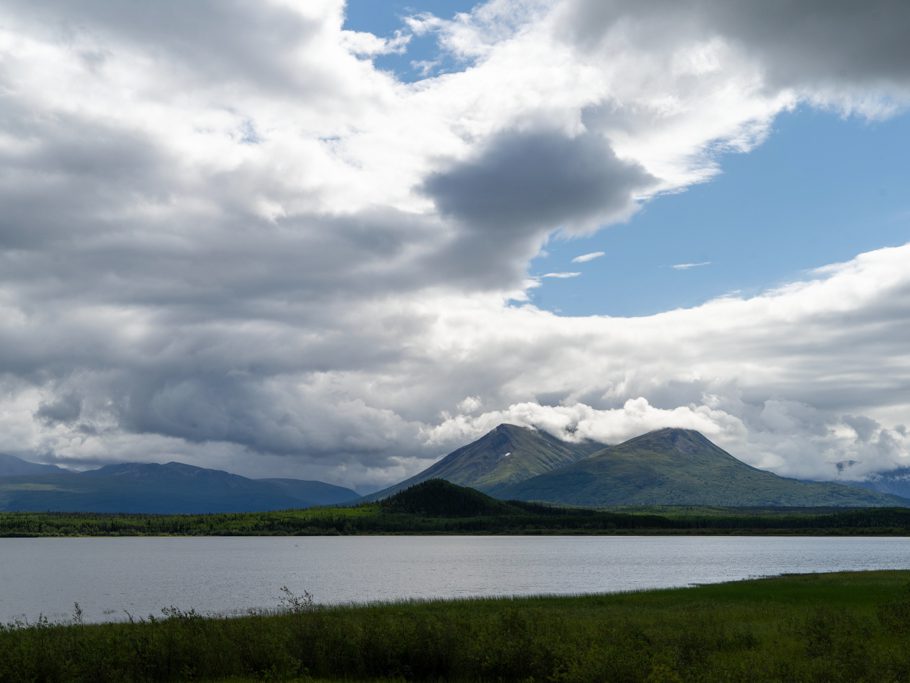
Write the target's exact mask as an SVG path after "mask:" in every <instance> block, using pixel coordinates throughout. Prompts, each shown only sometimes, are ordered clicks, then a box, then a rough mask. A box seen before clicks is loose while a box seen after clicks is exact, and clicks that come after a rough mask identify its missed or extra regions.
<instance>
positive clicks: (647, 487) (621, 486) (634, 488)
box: [490, 429, 910, 507]
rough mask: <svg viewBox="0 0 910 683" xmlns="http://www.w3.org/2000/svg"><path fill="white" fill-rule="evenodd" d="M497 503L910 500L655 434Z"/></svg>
mask: <svg viewBox="0 0 910 683" xmlns="http://www.w3.org/2000/svg"><path fill="white" fill-rule="evenodd" d="M490 493H491V494H492V495H494V496H496V497H497V498H514V499H517V500H534V501H544V502H551V503H562V504H570V505H581V506H616V505H706V506H739V507H752V506H755V507H765V506H781V507H819V506H834V507H845V506H857V507H859V506H895V505H902V506H906V505H910V500H906V499H902V498H898V497H895V496H888V495H884V494H881V493H876V492H872V491H864V490H861V489H857V488H853V487H850V486H845V485H843V484H835V483H826V482H802V481H797V480H795V479H786V478H784V477H780V476H778V475H776V474H773V473H771V472H767V471H765V470H759V469H756V468H754V467H751V466H749V465H747V464H745V463H744V462H742V461H740V460H737V459H736V458H734V457H733V456H732V455H730V454H729V453H727V452H726V451H724V450H723V449H721V448H719V447H718V446H716V445H714V444H713V443H711V441H709V440H708V439H707V438H705V437H704V436H703V435H701V434H700V433H698V432H696V431H691V430H686V429H661V430H658V431H655V432H650V433H648V434H645V435H643V436H639V437H637V438H634V439H631V440H629V441H626V442H624V443H622V444H619V445H618V446H610V447H607V448H604V449H602V450H600V451H598V452H597V453H595V454H594V455H592V456H591V457H589V458H586V459H584V460H581V461H579V462H577V463H573V464H570V465H567V466H565V467H562V468H559V469H557V470H554V471H552V472H548V473H546V474H542V475H539V476H536V477H533V478H531V479H528V480H526V481H522V482H518V483H515V484H510V485H505V486H497V487H494V488H493V489H491V490H490Z"/></svg>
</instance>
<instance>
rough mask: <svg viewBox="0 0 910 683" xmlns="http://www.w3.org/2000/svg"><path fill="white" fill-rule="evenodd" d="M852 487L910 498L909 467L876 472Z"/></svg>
mask: <svg viewBox="0 0 910 683" xmlns="http://www.w3.org/2000/svg"><path fill="white" fill-rule="evenodd" d="M854 485H856V486H861V487H863V488H866V489H869V490H870V491H878V492H879V493H887V494H890V495H893V496H902V497H903V498H910V467H899V468H897V469H894V470H888V471H885V472H877V473H876V474H872V475H870V476H869V477H868V478H867V479H866V480H865V481H860V482H855V483H854Z"/></svg>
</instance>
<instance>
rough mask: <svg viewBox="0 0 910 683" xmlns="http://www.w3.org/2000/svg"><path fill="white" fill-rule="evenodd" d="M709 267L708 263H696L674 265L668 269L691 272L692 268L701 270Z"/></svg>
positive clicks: (709, 263)
mask: <svg viewBox="0 0 910 683" xmlns="http://www.w3.org/2000/svg"><path fill="white" fill-rule="evenodd" d="M710 265H711V262H710V261H699V262H698V263H674V264H673V265H672V266H670V267H671V268H672V269H673V270H691V269H692V268H703V267H705V266H710Z"/></svg>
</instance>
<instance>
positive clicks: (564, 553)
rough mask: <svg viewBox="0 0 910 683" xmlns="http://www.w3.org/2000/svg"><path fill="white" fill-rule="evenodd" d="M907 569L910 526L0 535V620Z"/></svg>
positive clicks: (567, 591) (113, 616)
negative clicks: (824, 530) (728, 531)
mask: <svg viewBox="0 0 910 683" xmlns="http://www.w3.org/2000/svg"><path fill="white" fill-rule="evenodd" d="M908 568H910V539H908V538H836V537H835V538H832V537H818V538H815V537H755V536H747V537H746V536H733V537H731V536H722V537H721V536H707V537H704V536H703V537H696V536H672V537H656V536H341V537H280V538H275V537H242V538H212V537H195V538H34V539H31V538H0V622H3V623H5V622H8V621H11V620H13V619H16V618H20V619H21V618H23V617H25V618H28V619H29V620H32V621H33V620H34V619H35V618H36V617H37V616H38V615H39V614H43V615H45V616H47V617H48V618H50V619H51V620H52V621H53V620H63V619H67V618H68V617H69V616H70V615H71V614H72V610H73V603H74V602H78V603H79V605H80V606H81V607H82V609H83V610H84V618H85V619H86V620H89V621H104V620H108V621H113V620H122V619H126V618H127V613H129V614H131V615H133V616H134V617H140V616H147V615H149V614H156V615H160V614H161V608H163V607H169V606H176V607H179V608H181V609H196V610H197V611H200V612H203V613H217V614H232V613H239V612H244V611H247V610H250V609H261V608H274V607H277V606H278V604H279V601H280V599H281V595H282V593H281V587H282V586H287V587H288V588H289V589H290V590H291V591H292V592H293V593H296V594H302V593H303V592H304V591H309V592H310V593H312V595H313V596H314V598H315V600H316V602H320V603H345V602H368V601H375V600H401V599H405V598H456V597H467V596H501V595H532V594H540V593H559V594H571V593H604V592H616V591H629V590H640V589H645V588H663V587H674V586H687V585H692V584H698V583H714V582H719V581H731V580H735V579H746V578H751V577H759V576H770V575H775V574H782V573H794V572H797V573H798V572H824V571H838V570H861V569H908Z"/></svg>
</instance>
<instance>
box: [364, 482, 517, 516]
mask: <svg viewBox="0 0 910 683" xmlns="http://www.w3.org/2000/svg"><path fill="white" fill-rule="evenodd" d="M379 507H380V510H381V511H383V512H400V513H406V514H412V515H426V516H429V517H479V516H484V515H507V514H510V513H515V512H523V510H519V509H518V508H516V507H514V506H512V505H510V504H509V503H505V502H503V501H501V500H496V499H495V498H491V497H490V496H488V495H486V494H484V493H481V492H480V491H477V490H475V489H472V488H468V487H466V486H458V485H456V484H452V483H450V482H448V481H445V480H443V479H429V480H427V481H425V482H421V483H420V484H415V485H414V486H411V487H409V488H406V489H405V490H403V491H399V492H398V493H396V494H394V495H392V496H389V497H388V498H386V499H385V500H383V501H382V502H380V504H379Z"/></svg>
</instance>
